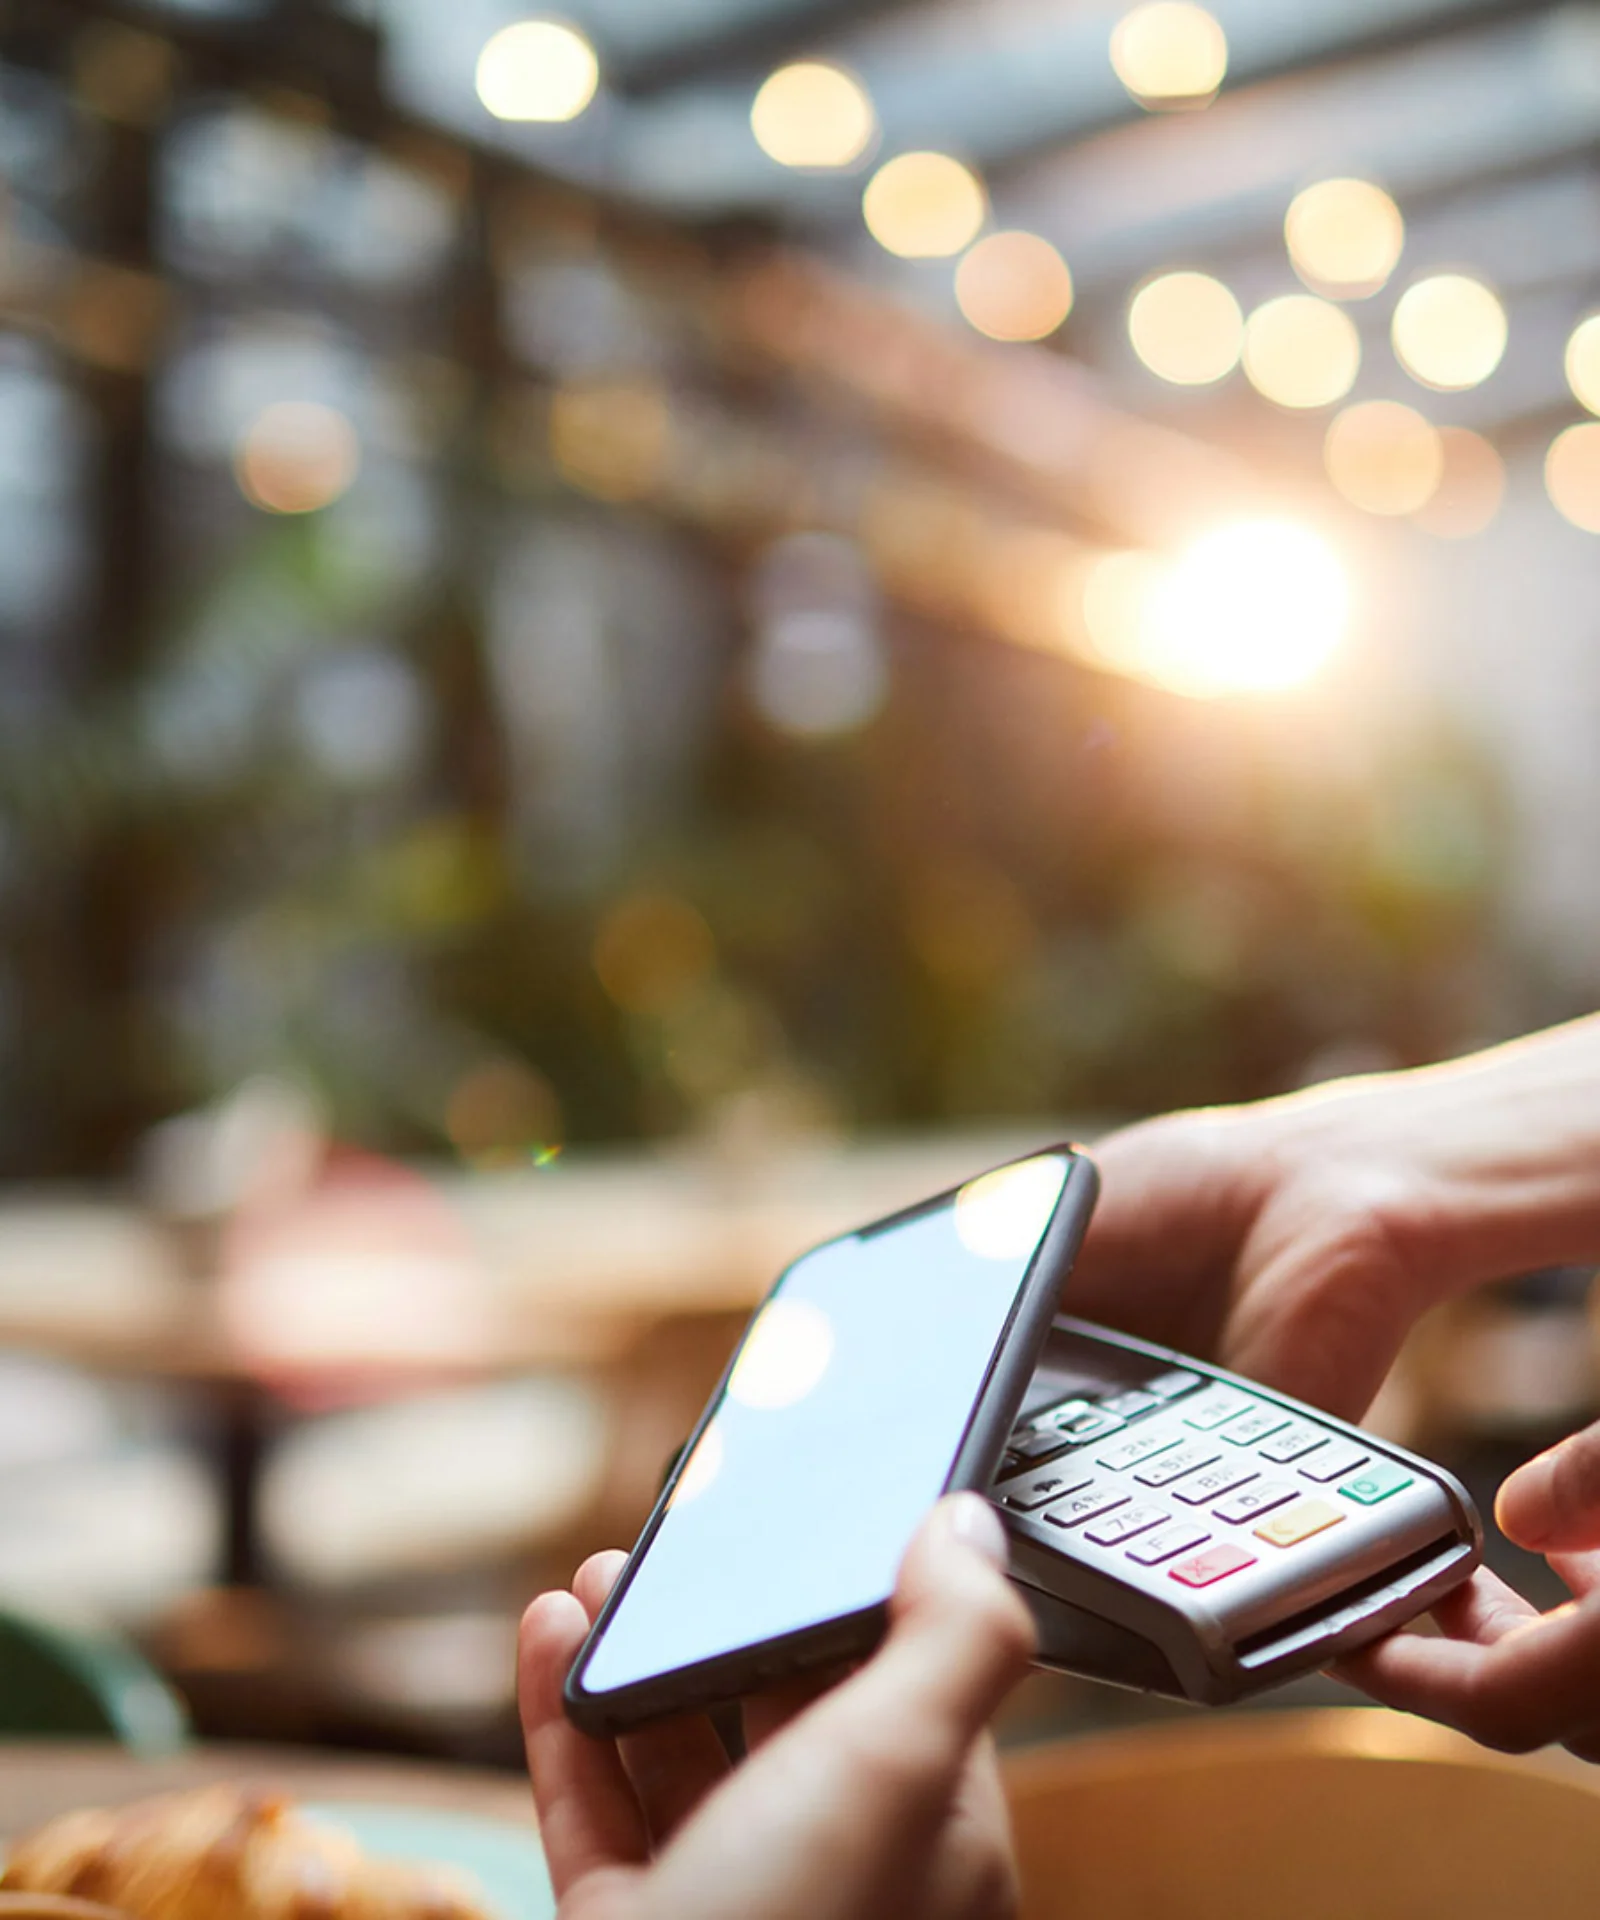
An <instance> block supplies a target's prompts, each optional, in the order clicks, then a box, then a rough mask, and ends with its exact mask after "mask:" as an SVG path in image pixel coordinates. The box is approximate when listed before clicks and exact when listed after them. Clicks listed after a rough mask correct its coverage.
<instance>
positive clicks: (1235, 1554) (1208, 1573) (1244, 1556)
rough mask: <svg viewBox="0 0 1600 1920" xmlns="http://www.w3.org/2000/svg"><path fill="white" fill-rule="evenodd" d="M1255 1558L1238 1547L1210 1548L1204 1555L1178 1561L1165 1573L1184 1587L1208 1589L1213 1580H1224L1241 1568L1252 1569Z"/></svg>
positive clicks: (1197, 1554) (1193, 1555) (1191, 1556)
mask: <svg viewBox="0 0 1600 1920" xmlns="http://www.w3.org/2000/svg"><path fill="white" fill-rule="evenodd" d="M1255 1563H1256V1557H1255V1555H1254V1554H1253V1553H1246V1552H1244V1551H1243V1549H1242V1548H1239V1547H1228V1546H1223V1547H1212V1548H1211V1549H1210V1550H1209V1551H1208V1552H1206V1553H1196V1554H1191V1555H1190V1557H1189V1558H1188V1559H1187V1560H1180V1561H1179V1562H1178V1564H1177V1565H1176V1566H1175V1567H1169V1568H1168V1569H1167V1571H1168V1572H1169V1573H1170V1574H1171V1575H1172V1577H1173V1579H1174V1580H1181V1581H1182V1582H1183V1584H1184V1585H1185V1586H1186V1587H1209V1586H1210V1585H1211V1584H1212V1582H1213V1581H1215V1580H1225V1579H1226V1578H1227V1577H1228V1575H1229V1574H1230V1573H1237V1572H1238V1571H1239V1569H1240V1568H1241V1567H1253V1566H1254V1565H1255Z"/></svg>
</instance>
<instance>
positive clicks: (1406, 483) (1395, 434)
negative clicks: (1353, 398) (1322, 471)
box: [1322, 400, 1444, 516]
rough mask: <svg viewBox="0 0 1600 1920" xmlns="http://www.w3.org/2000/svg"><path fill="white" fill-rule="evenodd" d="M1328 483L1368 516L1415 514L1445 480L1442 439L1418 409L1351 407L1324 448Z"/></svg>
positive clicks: (1386, 404)
mask: <svg viewBox="0 0 1600 1920" xmlns="http://www.w3.org/2000/svg"><path fill="white" fill-rule="evenodd" d="M1322 460H1323V465H1324V466H1325V467H1326V468H1327V473H1328V478H1329V479H1330V480H1331V481H1332V482H1333V484H1334V486H1335V487H1337V488H1338V490H1339V492H1340V493H1342V494H1343V495H1344V497H1345V499H1346V500H1348V501H1349V502H1350V504H1351V505H1352V506H1354V507H1360V508H1361V509H1362V511H1363V512H1365V513H1378V514H1385V515H1389V516H1399V515H1401V514H1407V513H1415V512H1416V511H1417V510H1418V509H1419V508H1420V507H1423V506H1425V505H1426V504H1427V502H1428V501H1429V500H1431V499H1432V498H1433V495H1434V494H1435V493H1436V492H1437V491H1438V487H1439V482H1440V480H1441V479H1442V478H1443V475H1444V448H1443V446H1442V445H1441V444H1440V440H1439V434H1438V432H1437V430H1436V429H1435V428H1434V427H1433V426H1432V425H1430V423H1429V422H1428V421H1426V420H1424V419H1423V417H1422V415H1421V414H1420V413H1418V412H1417V411H1416V410H1415V408H1412V407H1406V406H1401V405H1400V404H1399V403H1398V402H1396V401H1393V400H1365V401H1362V402H1361V403H1360V405H1358V406H1354V407H1346V408H1345V410H1344V411H1343V412H1342V413H1340V414H1338V415H1337V416H1336V417H1335V418H1334V420H1333V422H1332V423H1331V424H1330V426H1329V428H1328V432H1327V437H1326V438H1325V439H1324V441H1323V443H1322Z"/></svg>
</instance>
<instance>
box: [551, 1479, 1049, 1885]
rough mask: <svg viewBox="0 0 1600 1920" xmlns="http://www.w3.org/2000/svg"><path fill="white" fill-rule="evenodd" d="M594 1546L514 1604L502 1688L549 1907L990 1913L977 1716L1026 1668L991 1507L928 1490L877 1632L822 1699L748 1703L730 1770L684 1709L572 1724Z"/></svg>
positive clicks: (613, 1566)
mask: <svg viewBox="0 0 1600 1920" xmlns="http://www.w3.org/2000/svg"><path fill="white" fill-rule="evenodd" d="M623 1560H624V1556H623V1555H622V1554H620V1553H608V1554H597V1555H595V1556H594V1557H593V1558H592V1559H591V1560H589V1561H587V1562H585V1564H584V1565H583V1566H582V1567H581V1568H580V1569H579V1571H578V1574H577V1577H576V1578H575V1579H574V1581H573V1591H572V1593H547V1594H542V1595H541V1596H540V1597H539V1599H538V1600H536V1601H535V1602H534V1603H533V1605H532V1606H531V1607H530V1608H529V1609H528V1613H527V1616H526V1618H525V1620H524V1622H523V1630H522V1644H521V1660H520V1669H521V1671H520V1688H519V1691H520V1695H521V1703H522V1716H523V1731H524V1735H525V1737H526V1742H527V1753H528V1766H529V1771H530V1773H531V1775H532V1779H533V1789H534V1799H535V1801H536V1803H537V1806H538V1811H539V1819H540V1828H541V1834H542V1838H543V1841H544V1849H545V1855H546V1860H547V1863H548V1865H549V1869H550V1877H551V1881H552V1883H553V1885H554V1888H555V1892H556V1894H557V1896H558V1898H559V1899H560V1901H561V1903H562V1912H563V1913H565V1912H566V1910H567V1907H568V1904H569V1903H570V1905H571V1906H572V1908H573V1910H574V1911H576V1910H577V1909H578V1908H579V1907H583V1906H584V1905H585V1901H586V1900H590V1899H592V1900H593V1902H594V1903H595V1905H596V1906H599V1905H602V1904H603V1905H604V1907H605V1910H606V1912H607V1914H608V1915H612V1916H613V1917H614V1920H630V1917H631V1916H635V1915H638V1916H643V1915H644V1914H645V1913H648V1914H649V1915H650V1916H651V1920H679V1916H681V1917H682V1920H724V1917H726V1920H815V1916H816V1915H817V1914H818V1913H819V1912H821V1911H823V1910H824V1908H825V1909H826V1911H827V1913H829V1914H830V1915H832V1916H834V1917H835V1920H880V1916H882V1915H884V1914H899V1913H915V1914H917V1915H919V1916H920V1917H921V1920H992V1916H993V1915H994V1914H996V1913H1006V1912H1010V1911H1011V1910H1012V1907H1013V1906H1014V1904H1015V1902H1014V1898H1013V1897H1012V1895H1011V1891H1010V1890H1011V1888H1012V1886H1013V1883H1014V1879H1015V1871H1014V1866H1013V1863H1012V1857H1011V1845H1010V1832H1009V1822H1008V1820H1007V1818H1006V1812H1005V1802H1004V1800H1003V1798H1002V1795H1001V1790H1000V1780H999V1775H998V1770H997V1768H996V1766H995V1758H994V1748H993V1743H992V1742H991V1741H990V1739H989V1738H988V1736H987V1734H986V1733H985V1731H984V1729H985V1728H986V1726H987V1724H988V1722H989V1720H990V1718H991V1717H992V1715H993V1714H994V1712H995V1710H996V1709H997V1708H998V1706H999V1705H1000V1702H1001V1701H1002V1700H1003V1699H1004V1697H1005V1695H1006V1694H1007V1692H1009V1690H1010V1689H1011V1687H1012V1686H1013V1685H1014V1684H1015V1682H1016V1681H1017V1680H1019V1679H1020V1678H1021V1677H1022V1675H1023V1673H1024V1672H1025V1670H1026V1667H1027V1661H1028V1656H1029V1652H1030V1650H1031V1646H1032V1635H1031V1631H1030V1628H1029V1623H1028V1618H1027V1612H1026V1609H1025V1608H1024V1607H1023V1605H1022V1602H1021V1600H1020V1598H1019V1597H1018V1596H1017V1594H1016V1592H1015V1591H1014V1590H1013V1589H1012V1588H1011V1587H1010V1586H1009V1585H1008V1583H1007V1582H1006V1581H1005V1580H1004V1579H1003V1577H1002V1573H1001V1569H1002V1568H1003V1566H1004V1561H1005V1540H1004V1536H1003V1533H1002V1531H1001V1529H1000V1526H999V1522H998V1517H997V1516H996V1515H995V1514H994V1512H993V1510H992V1509H991V1508H989V1507H988V1506H987V1504H986V1503H985V1502H983V1501H982V1500H981V1499H980V1498H979V1496H978V1495H976V1494H971V1493H967V1494H959V1495H956V1496H954V1497H952V1498H951V1499H949V1500H945V1501H941V1502H940V1504H939V1505H938V1506H937V1507H936V1508H935V1509H934V1512H933V1513H932V1514H931V1515H930V1516H929V1517H928V1519H927V1521H926V1522H925V1523H924V1524H923V1526H922V1527H921V1528H920V1529H919V1530H918V1532H917V1534H916V1536H915V1538H914V1539H913V1541H912V1544H911V1548H910V1550H909V1551H908V1553H907V1555H906V1558H905V1561H904V1563H903V1564H902V1566H901V1569H900V1573H899V1577H898V1579H897V1582H896V1586H895V1591H894V1594H893V1596H892V1598H891V1600H890V1603H889V1613H890V1627H889V1634H888V1638H887V1640H886V1641H885V1643H884V1645H883V1647H882V1648H881V1649H880V1650H879V1652H878V1653H877V1654H876V1655H875V1656H874V1657H873V1658H872V1659H871V1660H870V1661H868V1662H867V1664H866V1665H865V1666H863V1667H862V1668H861V1669H860V1670H859V1671H858V1672H856V1673H855V1674H853V1675H852V1676H851V1677H850V1678H849V1679H848V1680H846V1681H844V1682H843V1683H842V1684H841V1685H839V1686H837V1687H835V1688H833V1689H831V1690H830V1691H829V1692H827V1693H826V1694H825V1695H824V1696H823V1697H822V1698H821V1699H816V1698H812V1697H811V1689H810V1688H808V1687H797V1688H789V1689H786V1690H785V1692H784V1694H783V1695H782V1696H771V1695H767V1696H762V1697H760V1698H758V1699H756V1700H752V1701H750V1702H749V1703H748V1704H747V1706H746V1708H745V1714H744V1721H745V1733H746V1739H747V1742H748V1745H749V1747H750V1750H751V1754H750V1758H749V1759H748V1761H746V1763H745V1764H743V1765H742V1766H740V1767H738V1768H737V1769H733V1768H731V1767H730V1765H729V1763H728V1760H727V1757H726V1755H725V1754H724V1752H723V1750H722V1747H721V1745H720V1743H719V1742H718V1740H717V1738H716V1735H715V1734H714V1733H713V1731H712V1728H711V1724H710V1722H709V1721H708V1720H706V1719H704V1718H703V1717H701V1716H699V1715H694V1714H688V1715H680V1716H679V1717H677V1718H675V1719H673V1720H670V1721H662V1722H657V1723H655V1724H654V1725H651V1726H647V1727H642V1728H640V1729H638V1730H637V1731H635V1732H633V1733H630V1734H628V1735H627V1736H626V1737H625V1738H623V1739H621V1740H619V1741H615V1742H612V1741H596V1740H593V1739H591V1738H589V1736H587V1735H586V1734H582V1733H580V1732H578V1730H577V1729H576V1728H575V1727H573V1726H572V1724H571V1723H570V1721H569V1720H568V1719H567V1717H566V1715H565V1713H564V1712H563V1708H562V1699H561V1695H562V1683H563V1681H564V1679H565V1676H566V1673H567V1669H568V1668H569V1667H570V1665H571V1663H572V1658H573V1655H574V1653H575V1651H576V1649H577V1648H578V1646H579V1645H580V1644H581V1642H582V1640H583V1637H584V1635H585V1633H586V1632H587V1631H588V1627H589V1622H590V1621H591V1620H592V1619H593V1618H594V1617H595V1616H596V1615H597V1614H598V1613H599V1611H600V1608H601V1607H602V1605H603V1604H604V1602H605V1598H606V1595H607V1593H608V1592H609V1591H610V1589H611V1587H612V1584H613V1582H614V1581H615V1578H616V1575H617V1573H618V1572H619V1571H620V1569H621V1566H622V1564H623Z"/></svg>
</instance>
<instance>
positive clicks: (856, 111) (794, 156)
mask: <svg viewBox="0 0 1600 1920" xmlns="http://www.w3.org/2000/svg"><path fill="white" fill-rule="evenodd" d="M750 130H751V132H752V133H753V134H754V135H755V137H756V145H757V146H759V147H760V149H761V151H762V152H763V153H764V154H766V155H767V157H768V158H769V159H771V160H776V161H777V162H778V164H779V165H780V166H783V167H848V166H851V165H852V164H853V163H854V162H855V161H857V160H859V159H860V158H861V156H862V154H864V153H865V152H866V150H867V149H868V147H870V146H871V145H872V142H873V139H874V138H875V137H876V134H877V131H878V119H877V115H876V114H875V113H874V111H873V107H872V100H871V98H870V96H869V95H868V93H867V90H866V88H865V87H864V86H862V84H861V82H860V81H859V80H858V79H857V78H856V77H855V75H854V74H853V73H847V72H846V71H845V70H844V68H843V67H836V66H834V65H833V64H832V63H831V62H829V61H825V60H797V61H795V62H794V63H793V64H792V65H790V66H787V67H779V69H778V70H777V72H776V73H774V74H772V75H771V76H770V77H769V78H768V79H767V80H766V81H765V82H764V83H763V85H762V87H761V90H760V92H759V93H758V94H757V95H756V97H755V101H754V103H753V105H752V106H751V108H750Z"/></svg>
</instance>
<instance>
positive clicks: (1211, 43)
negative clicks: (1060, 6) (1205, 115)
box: [1111, 0, 1228, 110]
mask: <svg viewBox="0 0 1600 1920" xmlns="http://www.w3.org/2000/svg"><path fill="white" fill-rule="evenodd" d="M1111 65H1112V67H1113V69H1114V70H1115V72H1116V76H1117V78H1118V79H1119V80H1120V81H1121V82H1122V84H1123V85H1124V86H1125V87H1126V88H1127V89H1128V91H1129V93H1131V94H1132V95H1133V97H1134V99H1135V100H1137V101H1138V102H1139V104H1140V106H1142V107H1150V108H1153V109H1158V110H1159V109H1162V108H1170V107H1199V106H1204V105H1205V104H1206V103H1207V102H1208V101H1210V100H1212V99H1214V98H1215V97H1216V94H1217V90H1218V89H1219V88H1220V87H1221V85H1222V82H1223V78H1224V76H1225V75H1226V73H1227V71H1228V39H1227V35H1226V34H1225V33H1224V32H1223V31H1222V27H1221V25H1220V24H1219V23H1218V21H1217V20H1216V19H1215V18H1214V17H1213V16H1212V15H1211V14H1209V13H1207V12H1206V10H1205V8H1204V7H1197V6H1193V5H1191V4H1189V0H1152V4H1150V5H1148V6H1142V7H1135V8H1134V9H1133V11H1132V12H1131V13H1128V14H1125V15H1124V16H1123V18H1122V19H1121V20H1119V21H1118V22H1117V25H1116V27H1115V29H1114V30H1113V32H1112V35H1111Z"/></svg>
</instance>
